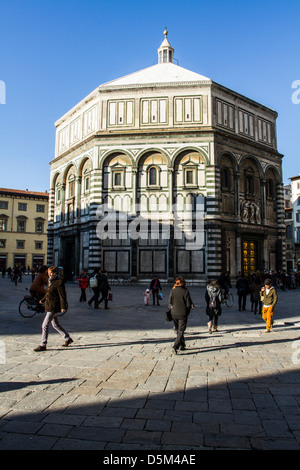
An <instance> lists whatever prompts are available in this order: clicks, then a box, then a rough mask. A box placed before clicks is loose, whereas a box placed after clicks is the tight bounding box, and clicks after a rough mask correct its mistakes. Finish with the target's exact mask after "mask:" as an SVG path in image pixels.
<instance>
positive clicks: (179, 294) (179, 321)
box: [169, 276, 194, 354]
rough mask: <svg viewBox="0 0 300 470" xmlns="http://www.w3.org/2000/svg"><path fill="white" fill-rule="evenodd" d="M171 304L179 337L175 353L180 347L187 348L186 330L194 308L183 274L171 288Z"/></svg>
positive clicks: (176, 340)
mask: <svg viewBox="0 0 300 470" xmlns="http://www.w3.org/2000/svg"><path fill="white" fill-rule="evenodd" d="M169 305H170V308H171V315H172V318H173V322H174V327H175V330H176V331H177V337H176V339H175V342H174V344H173V347H172V350H173V353H174V354H177V353H178V350H179V349H181V350H184V349H185V341H184V332H185V329H186V325H187V320H188V316H189V313H190V311H191V308H194V305H193V302H192V299H191V296H190V293H189V291H188V289H187V288H186V285H185V280H184V279H183V277H181V276H179V277H177V279H176V281H175V284H174V287H173V289H172V290H171V293H170V296H169Z"/></svg>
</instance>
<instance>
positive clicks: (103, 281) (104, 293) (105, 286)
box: [96, 272, 110, 309]
mask: <svg viewBox="0 0 300 470" xmlns="http://www.w3.org/2000/svg"><path fill="white" fill-rule="evenodd" d="M99 289H100V293H101V299H100V300H99V301H98V302H97V303H96V307H99V304H101V302H102V301H103V300H104V307H105V308H106V309H109V307H108V292H109V291H110V285H109V283H108V278H107V274H106V272H104V273H101V274H100V278H99Z"/></svg>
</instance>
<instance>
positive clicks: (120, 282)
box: [108, 277, 130, 286]
mask: <svg viewBox="0 0 300 470" xmlns="http://www.w3.org/2000/svg"><path fill="white" fill-rule="evenodd" d="M108 282H109V285H111V286H128V285H129V283H130V280H129V279H128V278H127V277H126V278H121V277H113V278H110V279H109V280H108Z"/></svg>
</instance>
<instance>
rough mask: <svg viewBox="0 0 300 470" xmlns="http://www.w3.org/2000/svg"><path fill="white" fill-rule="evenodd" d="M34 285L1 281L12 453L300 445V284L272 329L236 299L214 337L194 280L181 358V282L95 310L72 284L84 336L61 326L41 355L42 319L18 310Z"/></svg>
mask: <svg viewBox="0 0 300 470" xmlns="http://www.w3.org/2000/svg"><path fill="white" fill-rule="evenodd" d="M29 284H30V282H29V278H28V277H26V276H25V277H24V281H23V283H22V284H19V285H18V286H15V285H14V284H13V283H12V282H11V281H10V280H8V279H0V325H1V336H0V339H1V343H0V346H1V347H0V373H1V383H0V392H1V398H0V418H1V420H0V449H1V450H2V449H7V450H8V449H18V450H21V449H27V450H30V449H34V450H47V449H51V450H58V449H70V450H71V449H76V450H80V449H84V450H90V449H94V450H101V449H103V450H106V451H113V450H119V451H120V450H121V451H122V450H123V451H125V450H126V451H128V450H129V451H132V450H139V449H141V450H142V449H143V450H148V451H149V450H153V451H155V450H157V451H178V450H184V451H198V450H202V449H208V450H214V449H270V450H272V449H278V450H279V449H284V450H287V449H288V450H293V449H296V450H299V449H300V406H299V404H300V373H299V362H300V340H299V325H300V288H297V289H296V290H293V291H286V292H281V291H279V292H278V293H279V302H278V304H277V307H276V311H275V321H274V328H273V331H272V332H271V333H268V334H266V333H265V324H264V322H263V320H262V318H261V316H260V315H254V314H253V313H252V312H251V311H250V305H249V299H248V300H247V302H248V305H247V310H246V311H245V312H239V311H238V309H237V305H236V296H235V305H234V306H233V307H232V308H231V309H228V308H226V307H224V309H223V313H222V316H221V317H220V327H219V331H218V332H216V333H212V334H209V333H208V328H207V324H206V323H207V317H206V314H205V309H204V288H200V287H191V288H190V292H191V295H192V298H193V301H194V303H195V304H196V309H195V310H193V311H192V312H191V314H190V318H189V324H188V328H187V332H186V343H187V349H186V350H185V351H183V352H182V353H181V354H180V355H175V356H174V355H173V354H172V352H171V346H172V342H173V340H174V332H173V330H172V325H170V324H169V323H167V322H166V321H165V319H164V314H165V310H166V306H167V297H168V293H169V291H170V287H165V288H164V289H163V291H164V293H165V297H164V299H163V301H162V305H161V306H156V307H153V306H149V307H145V306H144V305H143V295H142V294H143V291H144V287H143V286H128V287H123V286H115V287H113V301H112V302H110V304H109V306H110V309H109V310H104V309H103V308H102V309H98V310H95V309H92V308H90V307H88V305H86V303H79V302H78V299H79V289H78V288H77V286H76V285H72V284H67V292H68V300H69V310H68V312H67V313H66V314H65V316H63V317H61V323H62V325H63V326H64V327H65V328H66V329H67V330H68V331H70V333H71V336H72V338H73V340H74V343H73V344H72V345H71V346H69V347H68V348H63V347H62V343H63V340H62V338H61V337H60V336H59V335H58V333H57V332H56V331H54V330H53V329H52V327H50V334H49V343H48V348H47V351H45V352H41V353H36V352H34V351H33V349H34V347H36V346H38V344H39V342H40V337H41V324H42V319H43V315H36V316H35V317H33V318H30V319H24V318H22V317H21V316H20V315H19V313H18V303H19V301H20V300H21V298H22V296H23V295H24V294H25V293H26V292H25V287H26V286H27V287H28V286H29ZM232 292H233V293H234V294H235V289H232ZM90 296H91V294H90V293H88V298H89V297H90Z"/></svg>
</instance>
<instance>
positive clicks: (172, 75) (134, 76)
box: [100, 29, 211, 88]
mask: <svg viewBox="0 0 300 470" xmlns="http://www.w3.org/2000/svg"><path fill="white" fill-rule="evenodd" d="M164 35H165V39H164V40H163V42H162V44H161V46H160V47H159V49H158V64H156V65H152V67H147V68H145V69H142V70H139V71H138V72H134V73H131V74H129V75H125V76H124V77H121V78H117V79H116V80H112V81H110V82H107V83H104V84H103V85H101V86H100V88H106V87H119V86H120V87H123V86H134V85H136V86H142V85H158V84H164V83H170V84H171V83H173V84H174V83H178V84H180V83H186V82H203V81H211V80H210V79H209V78H207V77H204V76H203V75H200V74H198V73H195V72H192V71H190V70H188V69H185V68H183V67H180V66H179V65H175V64H174V63H173V57H174V49H173V47H172V46H171V45H170V43H169V41H168V39H167V35H168V31H167V29H165V31H164Z"/></svg>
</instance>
